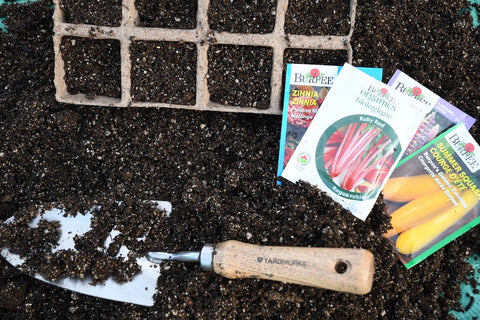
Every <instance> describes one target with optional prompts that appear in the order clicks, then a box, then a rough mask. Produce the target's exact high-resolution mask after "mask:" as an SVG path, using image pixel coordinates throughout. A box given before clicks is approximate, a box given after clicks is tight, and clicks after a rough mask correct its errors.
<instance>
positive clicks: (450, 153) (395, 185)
mask: <svg viewBox="0 0 480 320" xmlns="http://www.w3.org/2000/svg"><path fill="white" fill-rule="evenodd" d="M479 169H480V147H479V145H478V143H477V142H476V141H475V140H474V139H473V137H472V136H471V135H470V133H469V132H468V130H467V128H466V127H465V126H464V125H463V124H461V123H460V124H458V125H456V126H454V127H453V128H451V129H449V130H447V131H446V132H444V133H443V134H441V135H440V136H438V137H437V138H435V139H434V140H433V141H431V142H429V143H427V144H425V145H424V146H423V147H421V148H420V149H418V150H417V151H415V152H414V153H412V154H410V155H409V156H408V157H406V158H404V159H402V160H401V161H400V162H399V164H398V166H397V167H396V168H395V170H394V172H393V173H392V175H391V177H390V179H389V180H388V181H387V183H386V184H385V187H384V189H383V197H384V201H385V204H386V207H387V212H388V213H389V214H390V216H391V222H392V227H393V228H392V229H390V230H388V232H387V233H386V234H385V237H387V238H389V239H390V241H391V242H392V244H393V245H394V248H395V250H396V251H397V253H398V254H399V258H400V260H401V261H402V262H403V264H404V265H405V266H406V267H407V268H410V267H412V266H414V265H416V264H418V263H419V262H420V261H422V260H424V259H425V258H426V257H428V256H429V255H431V254H433V253H434V252H435V251H437V250H439V249H440V248H442V247H443V246H445V245H446V244H447V243H449V242H450V241H453V240H454V239H456V238H457V237H459V236H460V235H462V234H463V233H465V232H467V231H468V230H469V229H471V228H473V227H474V226H476V225H477V224H479V223H480V218H479V217H478V211H479V202H478V201H479V199H480V189H479V188H480V171H479Z"/></svg>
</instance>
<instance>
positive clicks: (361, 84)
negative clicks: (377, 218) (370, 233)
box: [282, 63, 430, 220]
mask: <svg viewBox="0 0 480 320" xmlns="http://www.w3.org/2000/svg"><path fill="white" fill-rule="evenodd" d="M429 110H430V109H429V107H428V106H427V105H425V104H422V103H419V102H418V101H416V100H414V99H410V98H409V97H407V96H405V95H403V94H401V93H400V92H398V91H395V90H393V89H392V88H391V87H389V86H387V85H386V84H384V83H382V82H381V81H378V80H376V79H374V78H372V77H371V76H369V75H367V74H365V73H364V72H362V71H360V70H358V69H357V68H355V67H353V66H351V65H350V64H348V63H346V64H345V65H344V66H343V68H342V70H341V71H340V73H339V74H338V77H337V79H336V80H335V83H334V84H333V86H332V87H331V88H330V91H329V93H328V95H327V97H326V98H325V100H324V101H323V104H322V107H321V108H320V109H318V112H317V115H316V116H315V118H314V119H313V121H312V123H311V124H310V126H309V127H308V129H307V131H306V133H305V135H304V136H303V138H302V140H301V141H300V143H299V145H298V147H297V149H296V150H295V152H294V153H293V155H292V158H291V159H290V161H289V162H288V164H287V166H286V167H285V170H284V171H283V173H282V176H283V177H284V178H286V179H288V180H290V181H292V182H296V181H298V180H304V181H307V182H309V183H311V184H312V185H317V186H318V187H319V188H320V189H321V190H323V191H325V192H326V193H327V194H328V195H330V196H331V197H332V198H333V199H334V200H336V201H337V202H339V203H340V204H342V205H343V207H344V208H346V209H348V210H350V211H351V212H352V214H353V215H355V216H356V217H358V218H360V219H362V220H365V219H366V217H367V216H368V214H369V213H370V211H371V209H372V207H373V205H374V204H375V201H376V198H377V197H378V195H379V193H380V191H381V190H382V187H383V185H384V184H385V181H386V180H387V179H388V177H389V176H390V174H391V171H392V170H393V168H395V165H396V164H397V163H398V161H399V160H400V157H401V155H402V154H403V152H404V151H405V150H406V148H407V146H408V144H409V143H410V140H411V139H412V137H413V135H414V133H415V131H416V130H417V129H418V127H419V126H420V123H421V122H422V120H423V118H424V117H425V115H426V113H427V112H428V111H429Z"/></svg>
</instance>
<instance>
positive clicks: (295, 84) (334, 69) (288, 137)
mask: <svg viewBox="0 0 480 320" xmlns="http://www.w3.org/2000/svg"><path fill="white" fill-rule="evenodd" d="M358 69H359V70H361V71H363V72H365V73H366V74H369V75H370V76H372V77H374V78H375V79H377V80H379V81H381V80H382V73H383V69H382V68H367V67H365V68H363V67H359V68H358ZM340 70H342V66H330V65H313V64H291V63H289V64H287V71H286V75H285V94H284V100H283V116H282V130H281V134H280V148H279V154H278V168H277V176H281V175H282V172H283V169H284V168H285V166H286V165H287V163H288V161H289V160H290V157H291V156H292V154H293V152H294V151H295V149H296V148H297V146H298V144H299V143H300V140H301V139H302V137H303V135H304V134H305V132H306V131H307V128H308V126H309V125H310V123H311V122H312V120H313V118H314V117H315V115H316V114H317V111H318V109H319V108H320V107H321V105H322V102H323V100H325V98H326V96H327V93H328V91H329V90H330V88H331V87H332V85H333V83H334V82H335V79H336V78H337V75H338V73H339V72H340ZM278 183H279V184H280V182H278Z"/></svg>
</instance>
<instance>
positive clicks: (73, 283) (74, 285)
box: [0, 201, 172, 306]
mask: <svg viewBox="0 0 480 320" xmlns="http://www.w3.org/2000/svg"><path fill="white" fill-rule="evenodd" d="M151 202H152V203H155V204H156V206H157V208H158V209H160V210H165V212H166V213H167V215H169V214H170V213H171V211H172V205H171V203H170V202H167V201H151ZM94 209H95V207H93V208H92V209H91V210H90V211H88V212H87V213H86V214H85V215H82V214H78V215H76V216H75V217H73V216H70V215H66V214H65V211H64V210H63V209H58V208H53V209H49V210H46V211H45V212H44V213H43V214H42V215H41V217H40V215H37V217H36V218H35V219H34V220H32V221H31V222H30V224H29V226H30V227H32V228H35V227H36V226H38V223H39V221H40V220H41V219H45V220H47V221H59V222H60V239H59V241H58V245H57V247H55V248H54V249H53V250H52V251H58V250H62V249H65V250H66V249H72V250H75V242H74V240H73V238H74V236H75V235H83V234H84V233H86V232H87V231H89V230H90V229H91V227H90V222H91V218H92V217H93V215H92V214H91V212H92V211H93V210H94ZM12 221H13V217H11V218H9V219H8V220H6V221H5V223H10V222H12ZM128 253H129V250H128V249H127V248H126V247H122V248H121V249H120V252H119V255H121V256H123V257H127V255H128ZM0 254H1V255H2V256H3V257H4V258H5V260H7V261H8V262H9V263H10V264H11V265H13V266H14V267H16V268H20V266H21V265H22V264H23V263H24V262H25V260H24V259H22V258H21V257H20V256H19V255H17V254H14V253H11V252H10V251H9V250H8V248H3V249H2V250H1V253H0ZM137 263H138V265H139V266H140V267H141V271H140V272H138V273H137V274H136V275H135V276H134V277H133V279H132V281H129V282H122V283H120V282H117V281H115V280H113V279H112V277H110V278H108V279H107V280H106V281H105V282H103V283H102V284H97V285H92V284H91V283H92V280H91V279H90V278H88V277H87V278H86V279H76V278H70V277H66V278H62V279H61V280H58V281H56V282H52V281H49V280H47V279H45V278H44V277H43V276H41V275H40V274H38V273H37V274H35V275H34V277H35V278H36V279H39V280H41V281H44V282H46V283H49V284H52V285H55V286H58V287H61V288H64V289H68V290H72V291H75V292H78V293H81V294H86V295H90V296H94V297H99V298H103V299H109V300H114V301H120V302H128V303H134V304H138V305H142V306H153V305H154V303H155V300H154V295H155V293H156V286H157V280H158V277H159V276H160V272H161V268H159V267H158V265H157V264H156V263H154V262H151V261H149V260H148V259H147V258H146V257H138V258H137Z"/></svg>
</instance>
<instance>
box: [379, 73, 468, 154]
mask: <svg viewBox="0 0 480 320" xmlns="http://www.w3.org/2000/svg"><path fill="white" fill-rule="evenodd" d="M388 85H389V86H391V87H392V88H394V89H395V90H397V91H399V92H401V93H403V94H405V95H408V96H409V97H411V98H413V99H415V100H417V101H419V102H421V103H424V104H426V105H428V106H429V107H430V111H429V112H428V114H427V116H426V117H425V119H424V120H423V121H422V124H421V125H420V127H419V128H418V130H417V132H416V133H415V135H414V136H413V139H412V141H411V142H410V144H409V145H408V148H407V150H405V152H404V153H403V156H402V157H403V158H405V157H406V156H408V155H409V154H411V153H412V152H413V151H415V150H417V149H419V148H420V147H422V146H423V145H424V144H425V143H427V142H429V141H431V140H433V139H434V138H435V137H437V136H438V135H440V134H441V133H442V132H445V131H446V130H447V129H449V128H451V127H453V126H455V125H456V124H457V123H460V122H463V124H464V125H465V127H466V128H467V129H470V128H471V127H472V125H473V123H474V122H475V119H474V118H473V117H471V116H469V115H468V114H466V113H465V112H463V111H461V110H460V109H458V108H457V107H455V106H453V105H452V104H450V103H448V102H447V101H445V100H444V99H442V98H441V97H440V96H438V95H437V94H435V93H433V92H432V91H430V90H429V89H427V88H425V87H424V86H422V85H421V84H420V83H419V82H417V81H416V80H414V79H413V78H411V77H410V76H408V75H407V74H405V73H404V72H402V71H400V70H397V71H396V72H395V74H394V75H393V77H392V78H391V79H390V81H389V82H388Z"/></svg>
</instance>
